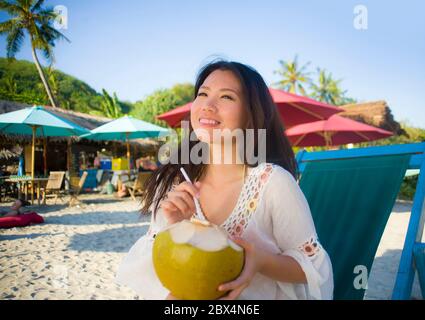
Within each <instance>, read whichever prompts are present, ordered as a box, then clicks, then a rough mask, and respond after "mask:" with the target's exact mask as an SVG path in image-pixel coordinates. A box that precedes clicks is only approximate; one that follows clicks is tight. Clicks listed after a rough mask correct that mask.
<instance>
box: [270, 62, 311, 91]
mask: <svg viewBox="0 0 425 320" xmlns="http://www.w3.org/2000/svg"><path fill="white" fill-rule="evenodd" d="M279 63H280V65H281V69H279V70H276V71H274V73H275V74H278V75H280V76H281V77H282V80H280V81H278V82H276V83H275V84H274V85H277V86H278V88H280V89H283V90H285V91H288V92H290V93H300V94H302V95H303V96H306V95H307V94H306V91H305V89H304V86H303V85H304V84H309V83H310V78H309V77H308V76H309V74H310V73H309V72H306V69H307V68H308V66H309V65H310V62H307V63H306V64H304V65H303V66H300V65H299V63H298V56H297V55H296V56H295V58H294V60H292V61H283V60H279Z"/></svg>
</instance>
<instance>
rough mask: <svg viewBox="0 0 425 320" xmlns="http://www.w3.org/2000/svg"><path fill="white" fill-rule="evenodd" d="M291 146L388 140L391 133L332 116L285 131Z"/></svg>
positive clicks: (335, 144) (336, 144) (332, 144)
mask: <svg viewBox="0 0 425 320" xmlns="http://www.w3.org/2000/svg"><path fill="white" fill-rule="evenodd" d="M285 133H286V135H287V136H288V138H289V141H290V142H291V143H292V145H293V146H298V147H312V146H338V145H342V144H347V143H358V142H365V141H372V140H378V139H382V138H388V137H390V136H392V135H393V133H392V132H390V131H386V130H383V129H380V128H376V127H373V126H370V125H367V124H364V123H361V122H358V121H354V120H351V119H347V118H344V117H341V116H338V115H333V116H331V117H329V119H327V120H322V121H314V122H311V123H305V124H300V125H297V126H294V127H292V128H289V129H287V130H286V131H285Z"/></svg>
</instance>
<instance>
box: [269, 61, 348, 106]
mask: <svg viewBox="0 0 425 320" xmlns="http://www.w3.org/2000/svg"><path fill="white" fill-rule="evenodd" d="M279 64H280V68H279V69H278V70H276V71H274V73H275V74H278V75H279V76H280V78H281V79H280V80H279V81H278V82H276V83H274V85H275V86H277V88H279V89H283V90H285V91H288V92H290V93H295V94H301V95H303V96H306V97H311V98H313V99H316V100H318V101H321V102H325V103H328V104H332V105H338V106H339V105H344V104H348V103H356V100H355V99H353V98H349V97H347V96H346V90H342V89H341V87H340V82H341V80H335V79H334V78H333V77H332V73H327V72H326V70H325V69H320V68H317V79H315V80H313V79H311V78H310V74H311V72H310V71H308V67H309V65H310V62H307V63H306V64H304V65H300V64H299V63H298V56H297V55H296V56H295V57H294V59H293V60H288V61H284V60H279Z"/></svg>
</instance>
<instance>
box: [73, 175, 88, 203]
mask: <svg viewBox="0 0 425 320" xmlns="http://www.w3.org/2000/svg"><path fill="white" fill-rule="evenodd" d="M87 175H88V172H87V171H84V172H83V174H82V175H81V177H80V180H79V182H78V186H76V188H74V187H72V186H71V189H70V190H69V195H70V199H69V206H70V207H72V206H74V205H76V204H81V201H80V200H79V199H78V196H79V194H80V192H81V190H82V189H83V186H84V183H85V182H86V178H87Z"/></svg>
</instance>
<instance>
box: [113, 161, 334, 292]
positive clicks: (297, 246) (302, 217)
mask: <svg viewBox="0 0 425 320" xmlns="http://www.w3.org/2000/svg"><path fill="white" fill-rule="evenodd" d="M152 217H153V215H152ZM166 225H167V221H166V220H165V218H164V217H163V215H162V214H161V210H160V209H159V211H158V212H157V213H156V219H155V220H154V219H153V218H152V219H151V225H150V228H149V231H148V232H147V234H146V235H144V236H142V237H141V238H140V239H139V240H138V241H137V242H136V243H135V244H134V245H133V247H132V248H131V249H130V251H129V253H128V254H127V255H126V256H125V257H124V259H123V261H122V263H121V265H120V266H119V269H118V272H117V275H116V281H117V282H118V283H119V284H122V285H127V286H129V287H131V288H133V289H134V290H135V291H136V292H137V293H139V294H140V295H141V297H143V298H145V299H164V298H165V297H166V296H167V295H168V290H167V289H166V288H164V287H163V286H162V285H161V283H160V281H159V279H158V278H157V276H156V274H155V270H154V268H153V262H152V255H151V254H152V245H153V240H154V237H155V234H156V233H158V232H159V231H160V230H161V229H162V228H163V227H165V226H166ZM222 227H224V228H225V229H226V230H227V232H228V233H229V234H230V235H236V236H241V237H243V238H244V239H246V240H248V241H250V242H253V243H255V244H256V246H257V247H259V248H261V249H264V250H267V251H269V252H271V253H274V254H281V255H287V256H290V257H292V258H293V259H295V260H296V261H297V262H298V263H299V264H300V266H301V268H302V269H303V271H304V273H305V275H306V278H307V283H306V284H295V283H286V282H279V281H276V280H273V279H271V278H268V277H266V276H264V275H262V274H260V273H257V274H256V275H255V276H254V278H253V279H252V281H251V283H250V285H249V286H248V287H247V288H246V289H245V290H244V291H243V292H242V294H241V295H240V296H239V299H259V300H261V299H266V300H274V299H332V297H333V275H332V265H331V261H330V259H329V256H328V254H327V252H326V251H325V250H324V248H323V247H322V246H321V245H320V243H319V241H318V238H317V235H316V230H315V227H314V223H313V219H312V217H311V213H310V208H309V206H308V203H307V201H306V199H305V197H304V194H303V193H302V191H301V189H300V188H299V186H298V184H297V182H296V181H295V179H294V178H293V176H292V175H291V174H290V173H289V172H288V171H286V170H285V169H283V168H282V167H280V166H277V165H274V164H269V163H263V164H261V165H259V166H257V167H255V168H248V173H247V177H246V179H245V183H244V185H243V187H242V190H241V193H240V195H239V199H238V202H237V204H236V206H235V208H234V210H233V212H232V213H231V214H230V216H229V217H228V218H227V219H226V221H225V222H224V223H223V224H222ZM282 272H285V271H284V270H282Z"/></svg>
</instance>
